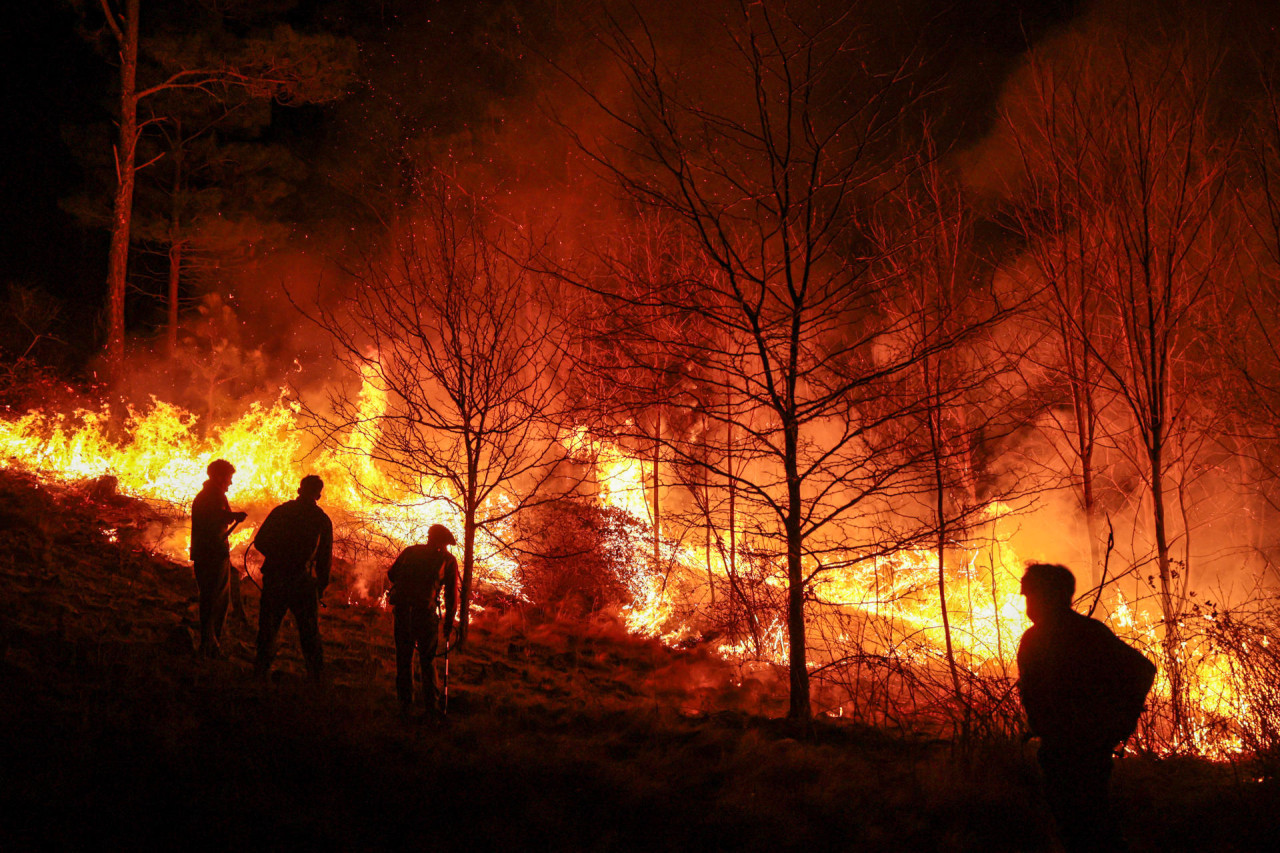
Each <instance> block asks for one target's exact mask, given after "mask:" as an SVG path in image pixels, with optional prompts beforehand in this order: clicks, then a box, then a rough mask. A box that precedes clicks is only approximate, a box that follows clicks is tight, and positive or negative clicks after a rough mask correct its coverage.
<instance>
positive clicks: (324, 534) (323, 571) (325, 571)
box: [316, 511, 333, 592]
mask: <svg viewBox="0 0 1280 853" xmlns="http://www.w3.org/2000/svg"><path fill="white" fill-rule="evenodd" d="M320 517H321V518H322V519H324V523H323V524H322V525H321V526H320V541H319V542H317V543H316V586H317V587H319V589H320V591H321V592H323V591H324V588H325V587H326V586H328V585H329V568H330V567H331V566H332V565H333V522H332V521H330V520H329V516H328V515H326V514H325V513H324V512H323V511H321V513H320Z"/></svg>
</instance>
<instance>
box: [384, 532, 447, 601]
mask: <svg viewBox="0 0 1280 853" xmlns="http://www.w3.org/2000/svg"><path fill="white" fill-rule="evenodd" d="M457 566H458V562H457V560H456V559H455V558H454V556H453V555H452V554H450V553H449V552H448V551H446V550H444V549H443V548H439V547H436V546H433V545H410V546H409V547H408V548H405V549H404V551H402V552H401V553H400V556H399V557H397V558H396V561H395V563H394V564H393V565H392V566H391V568H390V570H388V572H387V577H388V578H390V579H391V582H392V583H393V584H395V594H396V600H397V603H400V604H417V605H426V606H431V607H434V606H435V602H436V600H437V598H438V597H439V595H440V590H441V588H442V587H445V586H446V585H448V584H451V583H456V580H455V578H456V576H457V571H458V569H457Z"/></svg>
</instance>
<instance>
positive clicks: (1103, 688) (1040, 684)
mask: <svg viewBox="0 0 1280 853" xmlns="http://www.w3.org/2000/svg"><path fill="white" fill-rule="evenodd" d="M1075 588H1076V579H1075V576H1074V575H1072V574H1071V571H1070V570H1069V569H1067V568H1066V567H1064V566H1056V565H1047V564H1043V563H1040V564H1036V565H1033V566H1029V567H1028V568H1027V572H1026V574H1025V575H1023V577H1022V594H1023V595H1024V596H1026V599H1027V617H1028V618H1029V619H1031V622H1032V623H1033V624H1032V626H1031V627H1030V628H1028V629H1027V632H1026V633H1025V634H1023V635H1022V643H1021V644H1020V645H1019V646H1018V687H1019V690H1020V691H1021V693H1022V706H1023V707H1024V708H1025V709H1026V712H1027V721H1028V722H1029V723H1030V725H1031V731H1032V733H1033V734H1036V735H1039V736H1040V751H1039V755H1038V757H1039V760H1040V768H1041V770H1042V771H1043V772H1044V787H1045V797H1046V799H1047V800H1048V801H1049V807H1050V809H1052V811H1053V815H1054V817H1055V818H1056V819H1057V822H1058V828H1059V831H1060V832H1061V834H1062V842H1063V845H1064V846H1065V847H1066V849H1067V850H1069V851H1083V850H1088V851H1113V850H1125V849H1127V848H1126V845H1125V842H1124V837H1123V835H1122V834H1121V832H1120V828H1119V826H1118V825H1117V823H1116V820H1115V817H1114V816H1113V814H1112V811H1111V805H1110V802H1109V799H1108V791H1107V789H1108V785H1109V783H1110V780H1111V756H1112V752H1113V751H1114V750H1115V748H1116V747H1117V746H1118V745H1119V744H1121V743H1123V742H1124V741H1125V740H1127V739H1128V737H1129V736H1130V735H1131V734H1133V731H1134V729H1135V728H1136V727H1137V725H1138V717H1139V715H1140V714H1141V713H1142V706H1143V702H1144V701H1146V697H1147V692H1148V691H1149V690H1150V689H1151V684H1152V682H1153V681H1154V680H1155V675H1156V668H1155V666H1154V665H1153V664H1152V663H1151V661H1149V660H1147V659H1146V658H1145V657H1143V656H1142V654H1140V653H1139V652H1137V651H1136V650H1134V649H1132V648H1130V647H1129V646H1127V645H1125V643H1124V642H1123V641H1121V640H1120V638H1119V637H1117V636H1116V635H1115V634H1113V633H1111V629H1110V628H1108V627H1107V626H1106V625H1104V624H1102V623H1101V622H1099V621H1098V620H1096V619H1091V618H1089V617H1088V616H1082V615H1081V614H1079V613H1076V612H1075V611H1074V610H1072V609H1071V600H1072V596H1074V595H1075Z"/></svg>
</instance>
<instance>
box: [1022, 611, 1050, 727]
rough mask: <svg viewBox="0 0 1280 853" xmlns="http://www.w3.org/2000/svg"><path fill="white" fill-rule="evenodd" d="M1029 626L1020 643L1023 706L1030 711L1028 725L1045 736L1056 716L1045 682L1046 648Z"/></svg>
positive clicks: (1027, 711) (1028, 712)
mask: <svg viewBox="0 0 1280 853" xmlns="http://www.w3.org/2000/svg"><path fill="white" fill-rule="evenodd" d="M1033 630H1034V629H1028V630H1027V633H1026V634H1024V635H1023V637H1022V642H1021V643H1020V644H1019V645H1018V694H1019V695H1020V696H1021V697H1022V709H1023V710H1024V711H1026V713H1027V725H1028V727H1029V728H1030V729H1031V733H1032V734H1034V735H1039V736H1043V735H1044V733H1045V730H1046V728H1048V727H1049V726H1050V725H1051V720H1052V716H1053V709H1052V707H1051V705H1052V701H1053V700H1052V699H1051V698H1050V696H1049V693H1050V690H1049V687H1048V685H1047V684H1045V677H1044V676H1045V673H1044V669H1045V662H1044V660H1043V657H1044V652H1043V649H1040V648H1039V644H1038V643H1037V642H1036V640H1037V638H1036V636H1035V634H1033V633H1032V631H1033Z"/></svg>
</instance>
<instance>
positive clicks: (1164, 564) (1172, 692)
mask: <svg viewBox="0 0 1280 853" xmlns="http://www.w3.org/2000/svg"><path fill="white" fill-rule="evenodd" d="M1148 454H1149V458H1150V462H1151V512H1152V524H1153V526H1154V529H1155V538H1156V564H1157V567H1158V568H1159V576H1160V610H1161V615H1162V616H1163V617H1164V642H1163V643H1162V646H1163V649H1164V658H1165V667H1166V669H1167V670H1168V673H1169V701H1170V706H1171V710H1172V712H1173V727H1174V738H1175V739H1176V740H1181V738H1182V737H1183V736H1184V734H1185V733H1186V715H1185V707H1184V703H1183V698H1184V697H1183V692H1184V689H1185V687H1184V685H1183V679H1182V664H1181V662H1180V661H1179V660H1178V647H1179V645H1180V635H1181V632H1180V631H1179V630H1178V620H1179V619H1180V618H1181V615H1182V613H1181V607H1180V602H1175V601H1174V595H1173V571H1172V567H1171V566H1170V561H1169V536H1168V531H1167V529H1166V521H1165V506H1164V458H1163V455H1164V448H1163V445H1162V441H1161V438H1160V435H1159V433H1156V434H1155V435H1154V436H1153V440H1152V443H1151V447H1150V448H1149V450H1148Z"/></svg>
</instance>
